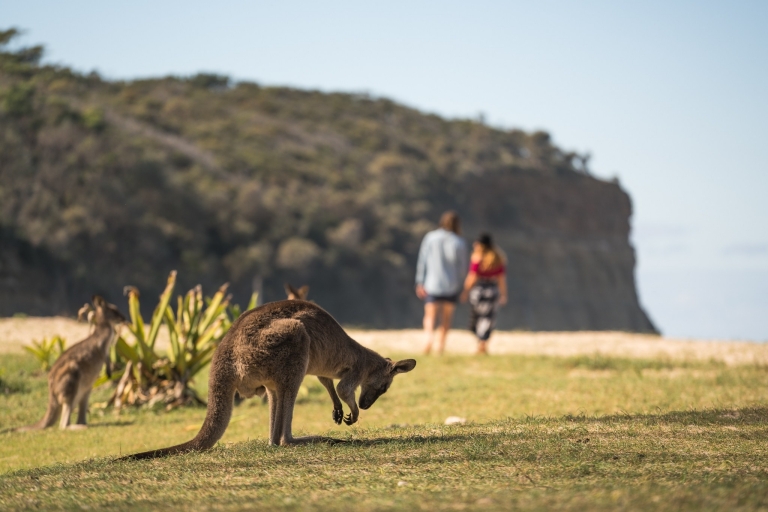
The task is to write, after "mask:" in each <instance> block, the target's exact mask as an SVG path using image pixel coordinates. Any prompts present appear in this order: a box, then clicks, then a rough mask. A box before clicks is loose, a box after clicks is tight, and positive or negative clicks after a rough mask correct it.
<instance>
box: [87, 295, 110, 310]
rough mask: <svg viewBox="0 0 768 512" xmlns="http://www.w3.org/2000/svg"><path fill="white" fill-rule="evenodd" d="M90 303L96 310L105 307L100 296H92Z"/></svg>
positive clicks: (105, 303) (105, 302) (104, 302)
mask: <svg viewBox="0 0 768 512" xmlns="http://www.w3.org/2000/svg"><path fill="white" fill-rule="evenodd" d="M91 302H93V305H94V306H96V307H97V308H103V307H104V306H106V305H107V301H105V300H104V297H102V296H101V295H94V296H93V297H91Z"/></svg>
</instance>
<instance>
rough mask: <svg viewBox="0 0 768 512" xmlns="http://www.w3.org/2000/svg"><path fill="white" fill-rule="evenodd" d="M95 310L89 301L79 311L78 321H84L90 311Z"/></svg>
mask: <svg viewBox="0 0 768 512" xmlns="http://www.w3.org/2000/svg"><path fill="white" fill-rule="evenodd" d="M92 312H93V306H91V305H90V304H88V303H85V304H83V307H81V308H80V309H79V310H78V311H77V321H78V322H83V321H85V320H88V316H89V313H92Z"/></svg>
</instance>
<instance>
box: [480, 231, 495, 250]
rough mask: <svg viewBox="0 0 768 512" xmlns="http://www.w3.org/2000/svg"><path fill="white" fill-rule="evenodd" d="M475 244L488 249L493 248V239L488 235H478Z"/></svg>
mask: <svg viewBox="0 0 768 512" xmlns="http://www.w3.org/2000/svg"><path fill="white" fill-rule="evenodd" d="M477 243H479V244H480V245H482V246H483V247H487V248H488V249H491V248H493V238H492V237H491V235H490V234H489V233H480V236H478V237H477Z"/></svg>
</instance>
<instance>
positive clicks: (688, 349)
mask: <svg viewBox="0 0 768 512" xmlns="http://www.w3.org/2000/svg"><path fill="white" fill-rule="evenodd" d="M349 333H350V335H351V336H352V337H353V338H355V339H356V340H357V341H359V342H360V343H362V344H363V345H366V346H368V347H371V348H372V349H374V350H377V351H380V352H383V353H385V355H386V353H391V352H399V353H419V352H420V351H421V347H422V344H423V339H424V335H423V333H422V332H421V331H419V330H416V329H409V330H391V331H368V330H355V329H352V330H350V331H349ZM55 334H59V335H61V336H62V337H63V338H64V339H66V340H67V343H68V344H72V343H75V342H76V341H79V340H81V339H83V338H84V337H85V336H87V335H88V326H87V325H86V324H82V323H78V322H76V321H74V320H71V319H69V318H63V317H30V318H0V354H3V353H18V352H21V347H22V345H28V344H30V343H31V341H32V340H40V339H42V338H44V337H50V336H53V335H55ZM166 339H167V336H166V335H165V333H164V332H163V330H161V334H160V339H159V340H158V346H167V345H166V343H167V341H166ZM474 350H475V340H474V337H473V336H472V334H470V333H469V332H467V331H462V330H454V331H451V334H450V336H449V339H448V348H447V352H449V353H456V354H471V353H472V352H474ZM490 350H491V352H492V353H494V354H540V355H551V356H573V355H579V354H588V355H591V354H597V353H599V354H604V355H611V356H620V357H638V358H656V357H663V358H669V359H677V360H710V359H711V360H716V361H723V362H725V363H727V364H730V365H739V364H765V365H768V344H767V343H751V342H743V341H704V340H689V339H674V338H666V337H660V336H649V335H645V334H629V333H623V332H518V331H514V332H497V333H494V335H493V339H492V340H491V345H490Z"/></svg>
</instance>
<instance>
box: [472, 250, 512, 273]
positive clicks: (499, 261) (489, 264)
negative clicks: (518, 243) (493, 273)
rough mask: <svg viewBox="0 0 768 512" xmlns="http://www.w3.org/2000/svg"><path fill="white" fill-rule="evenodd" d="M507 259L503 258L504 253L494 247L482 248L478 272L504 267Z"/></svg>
mask: <svg viewBox="0 0 768 512" xmlns="http://www.w3.org/2000/svg"><path fill="white" fill-rule="evenodd" d="M506 262H507V259H506V258H505V257H504V253H502V252H501V250H500V249H498V248H496V247H486V246H483V257H482V259H481V260H480V265H479V266H480V270H482V271H488V270H493V269H495V268H498V267H500V266H502V265H505V264H506Z"/></svg>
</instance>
